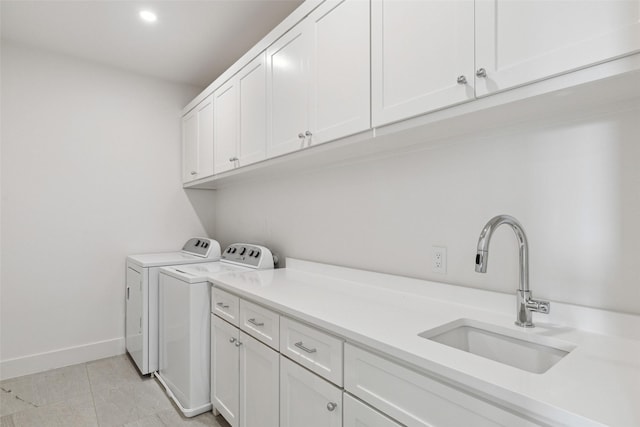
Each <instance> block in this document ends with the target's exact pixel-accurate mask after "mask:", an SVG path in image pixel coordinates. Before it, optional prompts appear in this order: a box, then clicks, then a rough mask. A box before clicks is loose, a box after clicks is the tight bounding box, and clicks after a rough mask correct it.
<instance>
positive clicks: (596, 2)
mask: <svg viewBox="0 0 640 427" xmlns="http://www.w3.org/2000/svg"><path fill="white" fill-rule="evenodd" d="M638 51H640V1H638V0H592V1H575V0H574V1H571V0H555V1H537V0H520V1H513V0H476V66H477V68H478V69H481V68H482V69H484V71H485V72H484V73H482V72H480V73H479V74H480V76H479V77H477V79H476V94H477V95H478V96H482V95H487V94H490V93H493V92H497V91H501V90H504V89H508V88H511V87H514V86H518V85H522V84H526V83H530V82H533V81H535V80H540V79H544V78H546V77H551V76H554V75H557V74H561V73H565V72H568V71H571V70H575V69H578V68H581V67H585V66H588V65H592V64H595V63H598V62H603V61H606V60H610V59H613V58H616V57H620V56H624V55H628V54H631V53H634V52H638ZM484 74H486V77H482V76H483V75H484Z"/></svg>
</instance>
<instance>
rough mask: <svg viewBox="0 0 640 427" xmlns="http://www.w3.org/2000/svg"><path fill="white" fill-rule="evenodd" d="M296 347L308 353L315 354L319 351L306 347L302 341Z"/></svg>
mask: <svg viewBox="0 0 640 427" xmlns="http://www.w3.org/2000/svg"><path fill="white" fill-rule="evenodd" d="M294 345H295V346H296V347H298V348H299V349H301V350H304V351H306V352H307V353H315V352H316V351H318V350H316V349H315V348H309V347H305V346H304V344H302V341H300V342H297V343H295V344H294Z"/></svg>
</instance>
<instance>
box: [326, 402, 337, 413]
mask: <svg viewBox="0 0 640 427" xmlns="http://www.w3.org/2000/svg"><path fill="white" fill-rule="evenodd" d="M337 407H338V404H337V403H334V402H329V403H327V410H328V411H329V412H333V411H334V410H335V409H336V408H337Z"/></svg>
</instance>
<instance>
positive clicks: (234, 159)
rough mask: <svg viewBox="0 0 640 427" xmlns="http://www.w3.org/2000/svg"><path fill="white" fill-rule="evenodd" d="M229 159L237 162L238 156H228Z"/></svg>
mask: <svg viewBox="0 0 640 427" xmlns="http://www.w3.org/2000/svg"><path fill="white" fill-rule="evenodd" d="M229 161H230V162H237V161H238V158H237V157H229Z"/></svg>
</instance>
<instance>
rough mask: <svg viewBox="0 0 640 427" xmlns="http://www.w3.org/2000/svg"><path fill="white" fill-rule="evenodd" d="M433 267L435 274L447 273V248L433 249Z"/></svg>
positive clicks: (437, 247) (436, 247)
mask: <svg viewBox="0 0 640 427" xmlns="http://www.w3.org/2000/svg"><path fill="white" fill-rule="evenodd" d="M431 258H432V266H433V268H432V269H433V272H434V273H446V272H447V248H442V247H439V246H434V247H433V255H432V257H431Z"/></svg>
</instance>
